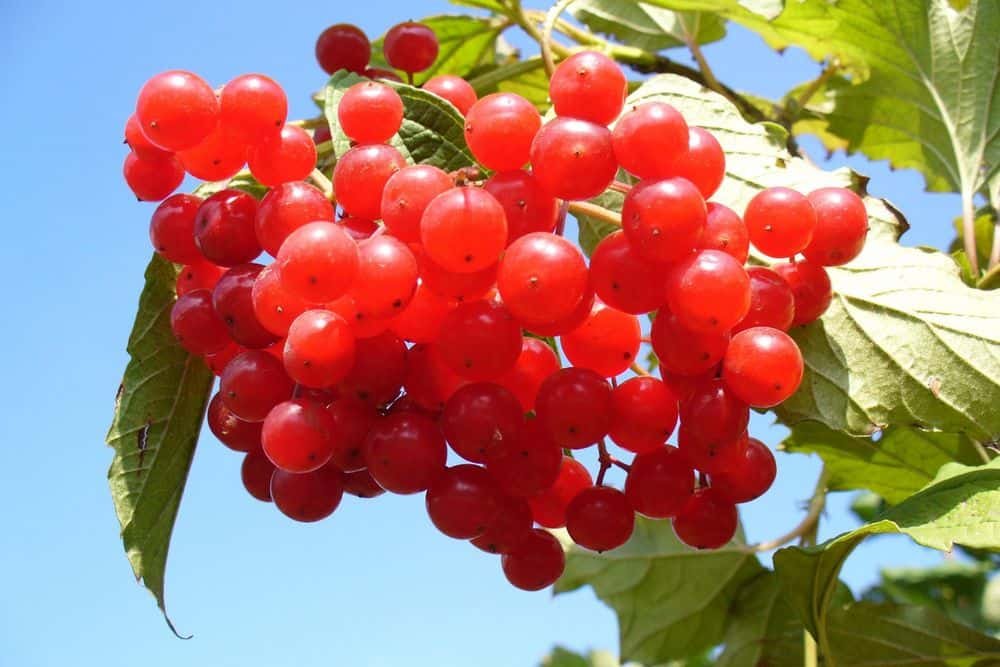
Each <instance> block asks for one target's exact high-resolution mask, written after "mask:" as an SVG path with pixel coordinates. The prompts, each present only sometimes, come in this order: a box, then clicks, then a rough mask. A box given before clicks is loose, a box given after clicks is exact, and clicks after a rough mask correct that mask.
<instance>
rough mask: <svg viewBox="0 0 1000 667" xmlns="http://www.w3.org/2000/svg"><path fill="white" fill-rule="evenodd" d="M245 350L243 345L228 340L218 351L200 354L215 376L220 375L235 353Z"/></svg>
mask: <svg viewBox="0 0 1000 667" xmlns="http://www.w3.org/2000/svg"><path fill="white" fill-rule="evenodd" d="M244 350H246V348H245V347H241V346H239V345H237V344H236V343H233V342H230V343H229V344H228V345H226V346H225V347H224V348H222V349H221V350H219V351H218V352H212V353H211V354H206V355H204V356H202V359H203V360H204V361H205V365H206V366H208V369H209V370H210V371H212V374H213V375H215V376H216V377H218V376H220V375H222V371H224V370H225V369H226V365H227V364H228V363H229V362H230V361H232V360H233V358H234V357H236V355H237V354H239V353H240V352H243V351H244Z"/></svg>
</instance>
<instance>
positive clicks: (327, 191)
mask: <svg viewBox="0 0 1000 667" xmlns="http://www.w3.org/2000/svg"><path fill="white" fill-rule="evenodd" d="M309 180H310V181H312V182H313V183H314V184H315V185H316V187H318V188H319V189H320V190H322V191H323V194H324V195H326V198H327V199H331V200H332V199H333V183H331V182H330V179H329V178H327V177H326V174H324V173H323V172H322V171H320V170H319V169H313V170H312V173H311V174H309Z"/></svg>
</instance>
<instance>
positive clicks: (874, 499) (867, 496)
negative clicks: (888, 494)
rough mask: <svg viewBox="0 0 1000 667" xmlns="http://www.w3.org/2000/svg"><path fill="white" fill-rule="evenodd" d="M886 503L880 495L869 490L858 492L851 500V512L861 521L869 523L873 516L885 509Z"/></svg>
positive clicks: (873, 518)
mask: <svg viewBox="0 0 1000 667" xmlns="http://www.w3.org/2000/svg"><path fill="white" fill-rule="evenodd" d="M886 507H888V505H886V503H885V501H884V500H882V497H881V496H879V495H878V494H877V493H872V492H871V491H864V492H862V493H859V494H858V495H856V496H855V497H854V500H852V501H851V512H852V513H853V514H854V516H855V517H857V518H858V519H859V520H860V521H861V522H862V523H871V522H872V521H874V520H875V518H876V517H877V516H878V515H880V514H881V513H882V512H884V511H885V509H886Z"/></svg>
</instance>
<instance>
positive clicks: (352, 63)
mask: <svg viewBox="0 0 1000 667" xmlns="http://www.w3.org/2000/svg"><path fill="white" fill-rule="evenodd" d="M371 57H372V47H371V43H370V42H369V41H368V37H367V36H366V35H365V33H364V32H362V30H361V29H360V28H358V27H356V26H353V25H350V24H347V23H338V24H337V25H332V26H330V27H329V28H327V29H326V30H324V31H323V32H322V34H320V36H319V39H317V40H316V60H317V61H318V62H319V66H320V67H322V68H323V71H324V72H326V73H327V74H333V73H334V72H336V71H337V70H341V69H346V70H347V71H349V72H354V73H355V74H361V73H362V72H364V71H365V68H366V67H368V61H369V60H371Z"/></svg>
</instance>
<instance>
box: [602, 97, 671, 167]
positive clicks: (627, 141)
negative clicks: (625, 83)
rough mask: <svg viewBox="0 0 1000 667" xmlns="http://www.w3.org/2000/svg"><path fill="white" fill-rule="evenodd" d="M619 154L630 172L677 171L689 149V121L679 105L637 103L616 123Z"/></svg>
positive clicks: (619, 158) (616, 152)
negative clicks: (676, 106)
mask: <svg viewBox="0 0 1000 667" xmlns="http://www.w3.org/2000/svg"><path fill="white" fill-rule="evenodd" d="M612 141H613V144H614V149H615V156H616V157H617V158H618V162H619V164H621V166H622V168H623V169H625V170H626V171H628V172H629V173H631V174H633V175H635V176H638V177H639V178H645V179H654V180H656V179H663V178H668V177H670V176H675V175H676V168H675V165H676V164H677V162H678V160H679V159H680V158H681V157H682V156H683V155H684V154H685V153H686V152H687V148H688V125H687V123H686V122H685V121H684V116H682V115H681V114H680V112H679V111H677V109H675V108H674V107H672V106H670V105H669V104H666V103H664V102H644V103H643V104H640V105H638V106H634V107H632V108H631V109H629V110H628V111H626V112H625V114H624V115H623V116H622V117H621V119H620V120H619V121H618V123H617V124H616V125H615V130H614V133H613V136H612Z"/></svg>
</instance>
